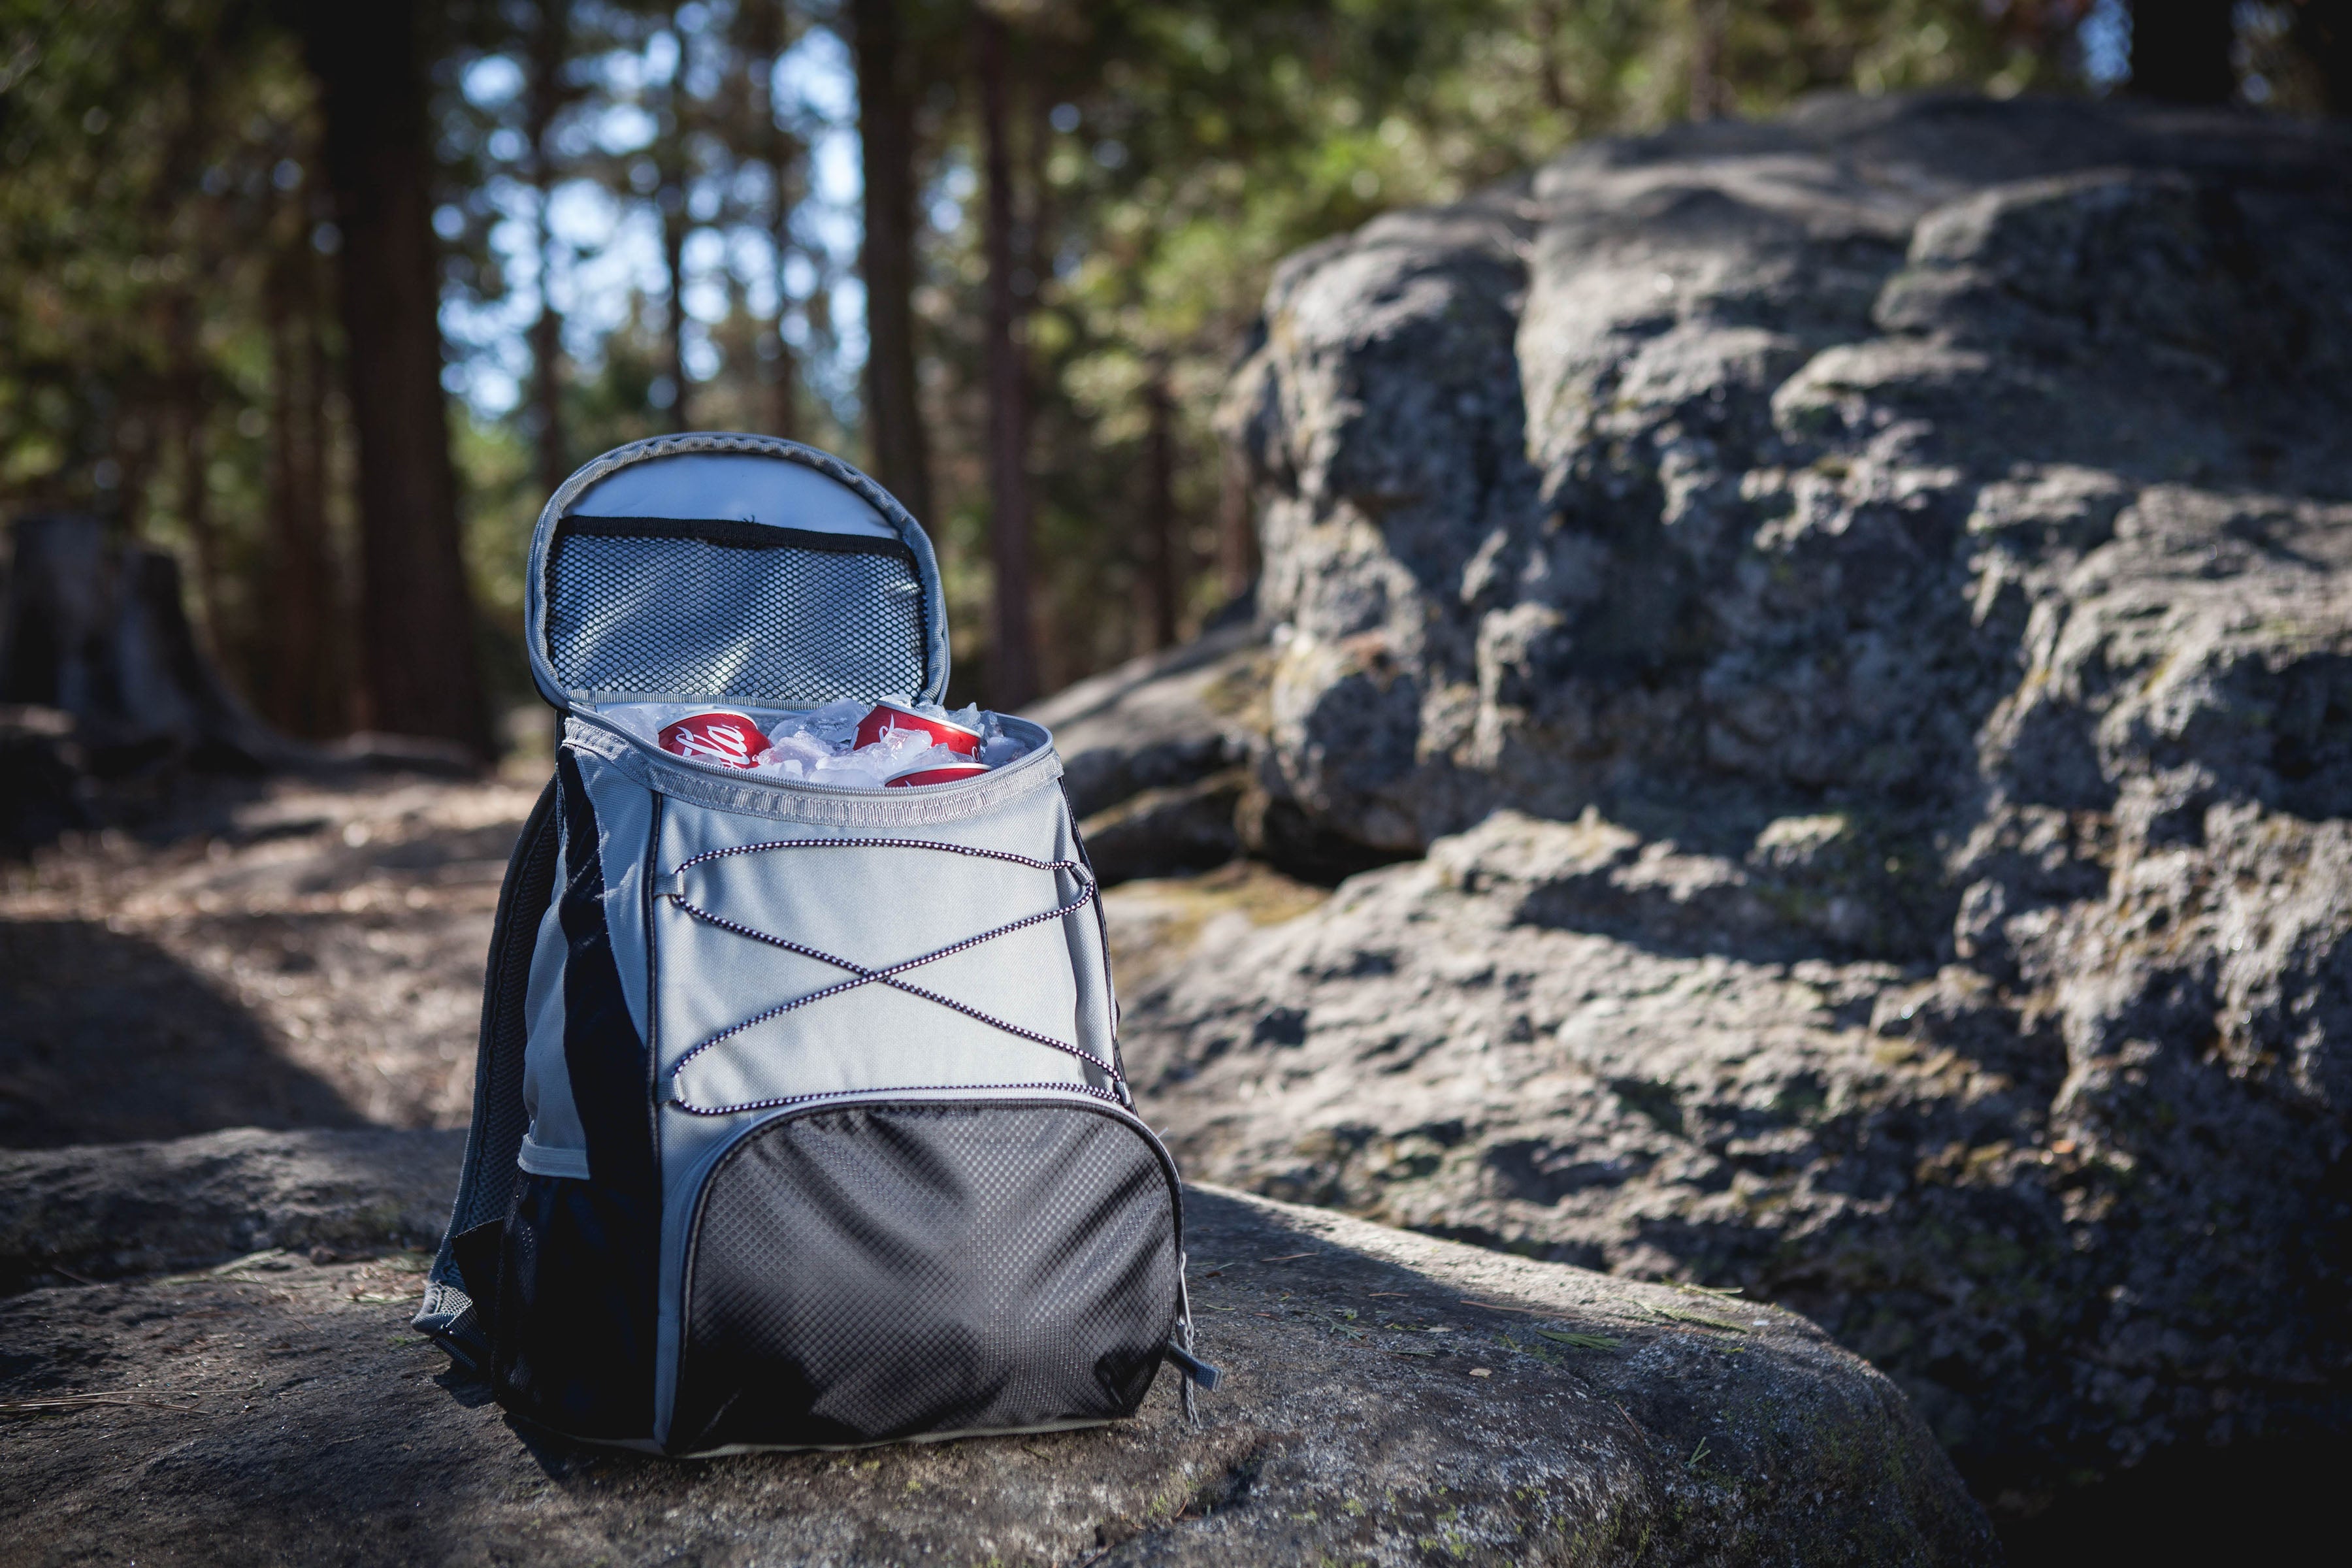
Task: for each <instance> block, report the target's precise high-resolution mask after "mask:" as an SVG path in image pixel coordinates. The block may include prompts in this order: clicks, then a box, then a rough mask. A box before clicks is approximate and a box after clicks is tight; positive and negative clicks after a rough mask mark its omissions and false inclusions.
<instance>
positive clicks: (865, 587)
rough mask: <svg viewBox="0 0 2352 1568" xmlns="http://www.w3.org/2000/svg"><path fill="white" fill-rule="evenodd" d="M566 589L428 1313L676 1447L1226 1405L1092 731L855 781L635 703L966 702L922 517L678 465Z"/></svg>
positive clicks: (558, 569) (551, 632)
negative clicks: (1122, 1042) (725, 757)
mask: <svg viewBox="0 0 2352 1568" xmlns="http://www.w3.org/2000/svg"><path fill="white" fill-rule="evenodd" d="M528 594H529V598H528V614H527V620H526V627H527V634H528V637H529V641H530V662H531V673H532V675H533V677H534V678H535V679H537V681H538V684H539V689H540V690H541V693H542V694H544V695H545V697H546V698H547V700H549V701H550V702H551V703H553V704H554V705H555V706H556V707H557V709H558V710H561V711H562V713H563V714H564V715H565V718H564V723H563V733H562V743H561V745H560V747H559V749H558V753H557V758H556V769H555V777H554V778H553V779H552V780H551V781H550V783H549V784H548V787H547V790H546V792H545V793H544V794H543V795H541V797H540V801H539V805H538V806H537V808H536V809H535V810H534V811H533V812H532V813H531V816H530V820H529V821H528V822H527V823H526V824H525V826H524V827H523V831H522V837H521V838H520V842H519V843H518V845H517V847H516V849H515V853H514V859H513V861H512V863H511V864H510V865H509V868H508V871H507V878H506V885H505V887H504V889H503V890H502V891H501V892H500V894H499V910H498V919H497V924H496V928H495V930H494V932H493V934H492V936H491V939H490V955H489V966H488V977H487V980H486V982H485V984H484V989H483V998H482V1028H481V1047H480V1061H479V1066H478V1069H477V1073H476V1079H475V1091H474V1121H473V1131H472V1134H471V1137H470V1138H469V1139H468V1141H467V1150H466V1164H465V1170H464V1173H463V1175H462V1176H461V1178H460V1181H459V1184H458V1189H457V1206H456V1210H455V1212H454V1214H453V1215H452V1216H451V1222H450V1228H449V1235H448V1238H447V1240H446V1241H445V1242H444V1244H443V1246H442V1247H441V1252H440V1256H439V1257H438V1258H436V1260H435V1263H434V1266H433V1269H432V1272H431V1274H430V1275H429V1276H428V1280H427V1284H426V1288H425V1304H424V1308H423V1310H421V1311H420V1312H419V1314H418V1316H417V1319H416V1326H417V1328H418V1329H419V1330H421V1331H424V1332H425V1333H427V1334H430V1335H432V1336H433V1337H434V1338H435V1339H436V1340H437V1341H439V1342H441V1343H442V1344H443V1345H444V1346H446V1348H447V1349H448V1350H449V1352H451V1354H452V1355H453V1356H455V1357H457V1359H458V1360H459V1361H460V1362H462V1363H466V1364H467V1365H469V1366H473V1367H476V1368H478V1369H479V1370H480V1371H482V1372H483V1373H486V1374H487V1375H488V1378H489V1380H490V1382H491V1384H492V1386H493V1387H494V1388H495V1390H496V1392H497V1394H498V1398H499V1402H500V1403H501V1404H503V1405H505V1406H506V1407H507V1409H508V1410H509V1411H510V1412H512V1413H513V1414H514V1415H517V1416H520V1417H522V1418H524V1419H526V1420H528V1421H530V1422H532V1423H534V1424H536V1425H538V1426H543V1427H547V1428H550V1429H551V1430H553V1431H555V1432H558V1433H562V1434H564V1435H566V1436H572V1437H575V1438H580V1439H583V1440H588V1441H593V1442H599V1443H609V1444H617V1445H622V1446H625V1447H633V1448H644V1449H651V1450H654V1451H656V1452H660V1453H666V1454H679V1455H688V1454H712V1453H723V1452H728V1451H732V1450H739V1449H745V1448H764V1447H833V1446H843V1445H855V1444H863V1443H875V1442H887V1441H893V1440H898V1439H903V1438H912V1437H924V1438H929V1437H942V1436H957V1435H967V1434H976V1433H986V1432H1013V1431H1044V1430H1049V1429H1053V1428H1057V1427H1065V1426H1086V1425H1090V1424H1094V1423H1097V1422H1104V1421H1110V1420H1115V1419H1118V1418H1119V1417H1122V1416H1126V1415H1132V1414H1133V1413H1134V1412H1135V1410H1136V1408H1137V1406H1138V1405H1139V1404H1140V1403H1141V1401H1142V1399H1143V1397H1144V1394H1146V1392H1147V1391H1148V1390H1149V1389H1150V1386H1151V1383H1152V1380H1153V1377H1154V1376H1155V1374H1156V1373H1157V1372H1158V1369H1159V1365H1160V1362H1161V1361H1162V1360H1163V1359H1170V1360H1173V1361H1175V1362H1176V1363H1178V1365H1179V1366H1180V1367H1181V1368H1184V1369H1186V1373H1187V1376H1188V1377H1189V1378H1190V1379H1192V1381H1198V1382H1202V1383H1203V1384H1209V1383H1213V1378H1214V1373H1213V1370H1212V1369H1210V1368H1208V1367H1206V1366H1204V1365H1202V1363H1198V1362H1196V1361H1194V1360H1193V1359H1192V1356H1191V1355H1190V1353H1189V1351H1190V1347H1191V1321H1190V1314H1189V1311H1188V1310H1187V1307H1186V1303H1185V1294H1184V1266H1183V1252H1182V1241H1181V1226H1182V1207H1181V1198H1180V1196H1179V1192H1178V1187H1177V1177H1176V1170H1175V1166H1174V1164H1173V1163H1171V1160H1170V1159H1169V1156H1168V1152H1167V1151H1166V1150H1165V1149H1164V1148H1162V1147H1161V1146H1160V1141H1159V1140H1158V1139H1157V1138H1156V1137H1154V1136H1153V1135H1152V1132H1151V1130H1150V1128H1149V1127H1147V1126H1146V1125H1145V1124H1144V1123H1143V1122H1142V1121H1140V1120H1139V1118H1138V1117H1137V1116H1136V1114H1135V1112H1134V1110H1133V1109H1132V1104H1133V1102H1132V1100H1131V1098H1130V1096H1129V1092H1128V1089H1127V1085H1126V1083H1125V1082H1124V1080H1123V1079H1122V1076H1121V1072H1120V1066H1119V1058H1118V1043H1117V1040H1116V1037H1115V1036H1116V1028H1117V1022H1118V1005H1117V1003H1116V1001H1115V1000H1114V998H1113V995H1112V992H1111V981H1110V970H1109V962H1108V952H1107V950H1106V945H1105V942H1104V927H1103V921H1102V914H1101V909H1100V905H1099V903H1098V901H1097V898H1096V887H1095V881H1094V877H1093V874H1092V872H1091V870H1090V869H1089V868H1088V866H1087V856H1086V847H1085V845H1084V843H1083V842H1082V841H1081V840H1080V838H1079V837H1078V832H1077V828H1076V824H1075V822H1074V821H1073V820H1072V817H1071V815H1070V809H1069V805H1068V802H1067V800H1066V797H1065V795H1064V794H1063V791H1062V789H1061V784H1060V779H1061V771H1062V770H1061V763H1060V760H1059V759H1058V758H1057V757H1056V756H1055V752H1054V748H1053V742H1052V738H1051V737H1050V736H1048V735H1047V734H1046V733H1045V731H1043V730H1041V729H1039V728H1038V727H1036V726H1035V725H1033V724H1029V723H1027V722H1025V721H1021V720H1017V719H1011V718H1007V719H1006V720H1005V721H1004V725H1005V730H1006V732H1007V733H1008V734H1009V735H1011V736H1013V738H1015V739H1017V740H1020V741H1022V742H1024V743H1025V744H1026V745H1027V746H1028V747H1029V751H1028V752H1027V754H1026V755H1025V756H1023V757H1022V758H1020V759H1019V760H1018V761H1016V762H1013V763H1007V764H1006V765H1004V766H1002V767H999V768H996V769H994V770H993V771H992V772H989V773H983V774H981V775H979V776H977V777H974V778H971V779H968V780H964V781H961V782H956V783H950V784H933V785H929V786H924V787H919V788H908V789H890V790H857V789H847V788H836V787H828V786H824V785H818V784H802V783H795V782H786V781H782V780H774V779H771V778H769V777H765V776H754V775H751V774H749V773H742V772H739V771H736V770H731V769H728V768H725V767H720V766H716V765H710V764H706V763H699V762H694V761H689V760H688V759H686V758H683V757H678V756H674V755H671V754H669V753H668V752H664V751H661V750H659V749H657V748H656V747H654V746H652V745H650V744H648V743H646V742H644V741H641V740H639V739H636V738H635V737H634V736H633V735H631V734H630V733H628V732H626V731H625V730H624V729H622V728H621V727H620V726H618V725H616V724H615V723H614V722H613V721H611V720H610V719H609V718H607V717H601V716H600V711H599V710H600V709H610V708H611V707H613V706H614V704H618V703H624V702H638V701H660V702H707V703H709V704H711V705H713V706H725V707H728V708H734V709H741V710H749V711H751V712H752V713H753V714H754V715H757V714H759V713H760V711H761V710H769V711H771V712H776V711H784V710H793V709H802V708H808V707H813V706H815V705H817V704H821V703H824V702H827V701H832V700H839V699H844V698H859V699H865V698H875V697H881V696H886V695H894V694H895V695H900V696H904V695H906V694H908V693H912V694H913V695H914V696H915V697H916V698H917V699H919V700H927V701H938V700H940V696H941V695H942V693H943V692H944V691H945V689H946V687H947V679H948V638H947V623H946V616H945V606H944V602H943V599H942V596H941V593H940V576H939V568H938V565H937V563H935V562H934V560H933V558H932V554H931V550H930V544H929V541H928V540H927V539H926V538H925V537H924V535H923V531H922V530H921V529H920V528H919V526H917V524H916V522H915V520H914V519H913V518H911V517H910V516H908V514H907V511H906V510H905V509H904V508H902V507H900V506H899V505H898V502H897V501H895V500H892V499H891V498H890V496H889V495H888V494H887V493H886V492H885V491H884V490H883V489H881V487H880V486H878V485H877V484H875V483H874V481H873V480H871V479H867V478H866V476H865V475H864V474H861V473H859V472H858V471H857V470H856V469H855V468H851V467H849V465H847V464H845V463H844V462H841V461H840V460H839V459H837V458H831V457H828V456H826V455H824V453H821V452H817V451H814V450H812V449H810V448H808V447H801V446H797V445H795V444H793V443H792V442H788V441H779V440H772V439H769V438H766V437H752V436H680V437H666V438H662V439H656V440H651V441H641V442H638V443H636V444H635V445H633V446H628V447H621V448H619V449H618V450H616V451H614V452H610V453H607V454H606V455H605V456H604V457H602V458H597V459H596V460H595V461H593V462H592V463H590V464H589V465H588V466H587V467H585V468H582V469H581V470H580V471H579V472H578V473H576V474H574V475H573V476H572V478H571V479H568V480H566V481H565V482H564V484H563V487H562V489H559V490H558V491H557V492H556V493H555V496H554V498H553V499H552V500H550V501H549V502H548V504H547V509H546V510H545V511H544V512H542V513H541V516H540V520H539V526H538V529H537V531H536V532H535V533H534V534H533V536H532V540H531V547H530V578H529V589H528ZM1183 1393H1184V1394H1185V1398H1186V1404H1187V1406H1188V1408H1189V1405H1190V1397H1191V1394H1192V1388H1191V1386H1190V1383H1189V1382H1188V1383H1187V1384H1186V1385H1185V1386H1184V1388H1183Z"/></svg>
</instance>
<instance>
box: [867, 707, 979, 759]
mask: <svg viewBox="0 0 2352 1568" xmlns="http://www.w3.org/2000/svg"><path fill="white" fill-rule="evenodd" d="M893 730H912V731H914V732H915V733H917V734H919V735H927V736H929V737H930V741H931V743H932V744H933V745H938V746H945V747H946V748H947V749H948V750H949V751H950V752H961V754H963V755H964V756H967V757H976V756H978V755H980V731H977V730H967V729H965V728H964V727H963V726H962V725H961V724H958V723H955V722H953V721H950V720H947V719H931V718H926V717H925V716H924V715H922V714H920V713H918V712H916V711H915V710H913V709H912V708H907V707H902V706H900V705H899V704H898V703H896V702H877V703H876V704H875V705H874V707H873V709H872V710H871V711H869V712H868V713H867V714H866V717H865V718H863V719H860V720H859V721H857V743H858V744H859V745H861V746H870V745H872V744H874V743H875V742H877V741H879V740H880V739H881V738H882V737H883V736H884V735H886V734H887V733H889V732H890V731H893Z"/></svg>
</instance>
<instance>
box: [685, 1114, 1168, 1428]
mask: <svg viewBox="0 0 2352 1568" xmlns="http://www.w3.org/2000/svg"><path fill="white" fill-rule="evenodd" d="M1165 1158H1166V1157H1165V1156H1164V1155H1163V1154H1162V1153H1160V1151H1159V1149H1158V1148H1157V1146H1156V1145H1155V1144H1154V1143H1153V1142H1152V1141H1151V1140H1150V1136H1149V1135H1148V1134H1147V1133H1145V1132H1144V1131H1141V1130H1140V1128H1139V1127H1138V1126H1136V1125H1135V1124H1133V1123H1131V1122H1129V1121H1127V1120H1126V1119H1125V1118H1124V1117H1122V1116H1120V1115H1119V1114H1118V1113H1117V1112H1115V1111H1112V1110H1108V1109H1104V1110H1093V1109H1090V1108H1088V1107H1086V1106H1081V1105H1071V1104H1066V1103H1057V1104H1038V1103H1035V1102H1029V1103H1010V1104H1008V1103H971V1102H961V1103H953V1104H898V1105H871V1104H869V1105H861V1106H857V1107H854V1108H843V1109H838V1110H820V1111H806V1112H802V1113H800V1114H798V1115H794V1116H789V1117H784V1118H780V1119H778V1120H776V1121H770V1122H767V1123H765V1124H763V1125H762V1126H761V1127H759V1128H757V1129H755V1130H754V1131H751V1132H750V1133H748V1134H746V1135H745V1136H744V1137H743V1139H742V1140H741V1142H739V1143H737V1144H736V1145H735V1146H734V1147H733V1148H732V1149H730V1151H729V1152H727V1154H726V1155H725V1156H724V1157H723V1158H722V1159H721V1160H720V1161H719V1164H718V1166H717V1167H716V1168H715V1169H714V1170H713V1171H712V1172H711V1173H710V1176H709V1179H708V1181H707V1182H706V1183H705V1184H704V1186H703V1190H702V1193H701V1195H700V1199H699V1201H698V1205H697V1210H696V1215H695V1218H694V1223H693V1228H692V1230H691V1231H690V1232H689V1235H688V1253H687V1258H686V1278H685V1282H684V1283H685V1297H684V1301H683V1326H684V1329H685V1333H684V1342H683V1345H682V1347H681V1350H680V1356H679V1363H678V1377H677V1402H676V1405H675V1407H674V1410H673V1414H672V1416H671V1420H670V1428H669V1441H668V1445H667V1447H669V1449H670V1451H671V1452H673V1453H695V1452H700V1451H704V1450H708V1449H710V1448H717V1447H726V1446H728V1445H730V1444H752V1445H777V1446H793V1445H803V1444H840V1443H870V1442H878V1441H884V1440H887V1439H890V1438H897V1437H911V1436H921V1435H925V1434H930V1433H942V1432H969V1431H1002V1430H1005V1429H1010V1428H1021V1427H1031V1426H1046V1425H1049V1424H1053V1423H1057V1422H1073V1421H1090V1420H1112V1419H1116V1418H1118V1417H1119V1416H1123V1415H1131V1414H1133V1413H1134V1410H1135V1408H1136V1406H1137V1405H1139V1404H1140V1403H1141V1402H1142V1400H1143V1396H1144V1394H1145V1393H1146V1392H1147V1391H1148V1390H1149V1389H1150V1386H1151V1379H1152V1375H1153V1373H1155V1372H1156V1371H1157V1370H1158V1368H1159V1364H1160V1350H1161V1347H1162V1346H1163V1345H1164V1344H1165V1343H1166V1342H1167V1340H1168V1336H1169V1334H1170V1332H1171V1331H1172V1329H1173V1327H1174V1325H1175V1320H1176V1314H1177V1310H1178V1297H1179V1288H1178V1278H1177V1276H1178V1261H1177V1259H1178V1238H1177V1221H1178V1210H1177V1207H1176V1205H1177V1203H1178V1201H1179V1200H1178V1197H1177V1194H1176V1187H1175V1180H1174V1173H1173V1172H1172V1170H1171V1168H1170V1167H1169V1166H1168V1165H1167V1164H1166V1163H1165Z"/></svg>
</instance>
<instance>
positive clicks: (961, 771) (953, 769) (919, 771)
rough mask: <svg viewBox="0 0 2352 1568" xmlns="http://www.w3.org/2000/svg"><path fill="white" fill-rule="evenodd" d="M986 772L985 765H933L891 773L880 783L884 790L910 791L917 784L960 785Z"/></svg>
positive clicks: (986, 767)
mask: <svg viewBox="0 0 2352 1568" xmlns="http://www.w3.org/2000/svg"><path fill="white" fill-rule="evenodd" d="M986 772H988V764H987V763H933V764H931V765H930V766H929V767H925V768H912V769H909V770H908V771H907V772H906V773H893V774H892V775H891V776H890V777H888V778H887V779H884V780H883V781H882V787H883V788H884V789H912V788H914V787H915V786H916V785H918V784H961V783H962V782H963V781H964V780H965V779H974V778H978V777H979V776H980V775H981V774H982V773H986Z"/></svg>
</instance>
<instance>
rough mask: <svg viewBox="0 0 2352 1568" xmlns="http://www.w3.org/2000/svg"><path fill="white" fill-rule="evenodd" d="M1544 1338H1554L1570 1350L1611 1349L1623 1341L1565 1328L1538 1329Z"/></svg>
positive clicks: (1605, 1335) (1604, 1335)
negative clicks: (1577, 1332) (1571, 1331)
mask: <svg viewBox="0 0 2352 1568" xmlns="http://www.w3.org/2000/svg"><path fill="white" fill-rule="evenodd" d="M1536 1332H1537V1333H1538V1334H1541V1335H1542V1336H1543V1337H1544V1338H1545V1339H1548V1340H1555V1341H1557V1342H1559V1343H1561V1344H1564V1345H1566V1346H1568V1347H1569V1348H1570V1349H1571V1350H1580V1351H1613V1350H1615V1349H1617V1348H1618V1347H1619V1346H1620V1345H1622V1343H1623V1341H1622V1340H1612V1339H1611V1338H1610V1337H1609V1336H1608V1335H1607V1334H1572V1333H1570V1332H1569V1331H1567V1330H1565V1329H1538V1330H1537V1331H1536Z"/></svg>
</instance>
